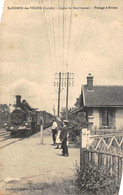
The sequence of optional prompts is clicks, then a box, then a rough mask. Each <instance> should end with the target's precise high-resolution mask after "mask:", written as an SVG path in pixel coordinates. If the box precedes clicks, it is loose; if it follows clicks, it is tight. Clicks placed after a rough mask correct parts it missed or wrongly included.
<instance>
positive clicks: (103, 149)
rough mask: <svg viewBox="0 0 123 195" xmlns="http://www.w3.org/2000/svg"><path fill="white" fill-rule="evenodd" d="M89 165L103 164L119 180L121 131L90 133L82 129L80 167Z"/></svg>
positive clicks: (122, 159)
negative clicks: (102, 133)
mask: <svg viewBox="0 0 123 195" xmlns="http://www.w3.org/2000/svg"><path fill="white" fill-rule="evenodd" d="M88 163H90V164H91V165H94V164H95V165H97V166H100V167H101V166H105V167H107V168H108V169H109V171H110V173H111V175H115V177H116V179H117V180H119V181H120V179H121V176H122V172H123V132H114V133H110V134H105V135H91V131H88V130H87V129H83V130H82V132H81V144H80V168H81V167H82V166H83V165H86V164H88Z"/></svg>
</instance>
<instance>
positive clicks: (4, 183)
mask: <svg viewBox="0 0 123 195" xmlns="http://www.w3.org/2000/svg"><path fill="white" fill-rule="evenodd" d="M51 144H52V140H51V136H45V137H44V144H43V145H41V144H40V133H37V134H36V135H33V136H31V137H30V138H26V139H24V140H22V141H20V142H17V143H14V144H13V145H10V146H8V147H6V148H3V149H1V151H0V180H1V182H0V189H1V191H0V192H1V193H4V194H5V195H6V194H7V191H6V189H7V188H12V187H14V188H15V187H16V186H19V185H21V186H22V185H25V184H26V183H39V182H40V183H45V182H46V183H52V182H61V181H62V180H64V179H70V178H72V177H73V175H74V169H75V164H76V162H77V164H78V165H79V149H76V148H69V154H70V155H69V157H63V156H60V155H61V150H60V149H57V150H56V149H54V146H52V145H51ZM0 195H1V194H0Z"/></svg>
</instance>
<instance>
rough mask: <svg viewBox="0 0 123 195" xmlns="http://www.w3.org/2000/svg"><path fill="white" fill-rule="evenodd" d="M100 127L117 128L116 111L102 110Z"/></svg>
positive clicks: (111, 109) (112, 109)
mask: <svg viewBox="0 0 123 195" xmlns="http://www.w3.org/2000/svg"><path fill="white" fill-rule="evenodd" d="M100 127H115V109H114V108H102V109H100Z"/></svg>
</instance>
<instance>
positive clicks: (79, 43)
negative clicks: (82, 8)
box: [72, 0, 100, 65]
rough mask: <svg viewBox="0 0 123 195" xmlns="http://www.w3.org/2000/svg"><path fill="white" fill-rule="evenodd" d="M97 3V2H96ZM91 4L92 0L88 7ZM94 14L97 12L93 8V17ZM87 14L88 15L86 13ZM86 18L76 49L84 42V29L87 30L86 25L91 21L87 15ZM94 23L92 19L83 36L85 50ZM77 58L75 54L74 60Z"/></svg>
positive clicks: (97, 0) (98, 0)
mask: <svg viewBox="0 0 123 195" xmlns="http://www.w3.org/2000/svg"><path fill="white" fill-rule="evenodd" d="M96 2H98V3H99V2H100V0H96ZM95 5H96V4H95ZM89 6H90V1H89V4H88V7H89ZM86 13H87V11H86ZM94 14H95V10H94V9H92V11H91V15H90V16H91V18H93V17H94ZM85 16H86V15H85ZM86 18H87V19H86V20H85V22H84V23H83V24H82V25H81V33H80V39H79V42H78V45H77V48H76V50H78V49H79V48H80V46H81V43H82V36H83V30H84V29H85V30H86V28H84V27H85V25H87V24H88V23H89V17H87V16H86ZM92 23H94V20H92V22H91V23H90V25H88V26H89V28H88V29H87V30H86V32H85V31H84V32H85V37H84V38H83V39H84V41H83V47H82V49H83V50H84V49H85V48H86V44H87V42H88V41H89V34H90V33H91V32H92V26H93V24H92ZM76 58H77V55H76V56H74V60H73V62H74V61H76ZM72 65H73V63H72Z"/></svg>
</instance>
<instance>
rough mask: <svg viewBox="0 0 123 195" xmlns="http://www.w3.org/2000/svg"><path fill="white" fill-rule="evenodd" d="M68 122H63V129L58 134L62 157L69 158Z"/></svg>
mask: <svg viewBox="0 0 123 195" xmlns="http://www.w3.org/2000/svg"><path fill="white" fill-rule="evenodd" d="M68 123H69V121H68V120H64V121H63V128H62V130H61V134H60V140H61V142H62V156H65V157H67V156H69V154H68V146H67V138H68Z"/></svg>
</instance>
